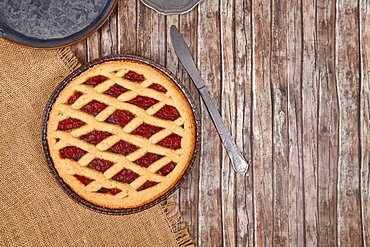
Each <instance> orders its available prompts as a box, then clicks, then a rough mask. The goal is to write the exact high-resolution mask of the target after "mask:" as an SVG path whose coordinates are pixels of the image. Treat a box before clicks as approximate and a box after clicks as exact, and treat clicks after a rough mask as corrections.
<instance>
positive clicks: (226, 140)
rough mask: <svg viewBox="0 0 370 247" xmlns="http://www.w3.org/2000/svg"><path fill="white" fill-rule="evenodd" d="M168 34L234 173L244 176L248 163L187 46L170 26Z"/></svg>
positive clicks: (178, 33)
mask: <svg viewBox="0 0 370 247" xmlns="http://www.w3.org/2000/svg"><path fill="white" fill-rule="evenodd" d="M170 34H171V41H172V46H173V48H174V49H175V53H176V55H177V57H178V58H179V60H180V62H181V63H182V65H183V66H184V68H185V70H186V71H187V72H188V74H189V75H190V77H191V79H192V80H193V82H194V85H195V86H196V87H197V89H198V91H199V93H200V95H201V96H202V98H203V102H204V104H205V105H206V108H207V110H208V112H209V114H210V115H211V118H212V120H213V123H214V124H215V126H216V129H217V131H218V134H219V135H220V138H221V141H222V143H223V145H224V147H225V149H226V151H227V153H228V154H229V157H230V160H231V164H232V165H233V169H234V171H235V172H237V173H240V174H245V173H246V172H247V171H248V166H249V165H248V162H247V161H246V160H245V159H244V157H243V155H242V154H241V152H240V151H239V149H238V147H237V146H236V144H235V142H234V140H233V139H232V137H231V135H230V133H229V131H228V129H227V128H226V126H225V124H224V122H223V121H222V118H221V116H220V113H218V111H217V109H216V107H215V105H214V103H213V101H212V99H211V96H210V95H209V92H208V90H207V88H206V87H205V84H204V81H203V79H202V77H201V76H200V72H199V70H198V69H197V67H196V65H195V62H194V59H193V57H192V56H191V54H190V51H189V48H188V46H187V45H186V43H185V41H184V39H183V37H182V35H181V34H180V32H179V31H178V30H177V28H176V27H175V26H174V25H172V26H171V30H170Z"/></svg>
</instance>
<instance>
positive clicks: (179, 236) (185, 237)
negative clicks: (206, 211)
mask: <svg viewBox="0 0 370 247" xmlns="http://www.w3.org/2000/svg"><path fill="white" fill-rule="evenodd" d="M161 206H162V209H163V213H164V214H165V216H166V220H167V222H168V224H169V226H170V229H171V232H172V233H174V234H175V236H176V241H177V244H178V245H179V246H180V247H189V246H195V245H194V242H193V239H192V238H191V236H190V233H189V228H188V227H187V226H186V225H185V223H184V222H183V220H182V216H181V214H180V213H179V212H178V211H177V207H176V206H177V205H176V203H174V202H167V201H166V202H163V203H162V204H161Z"/></svg>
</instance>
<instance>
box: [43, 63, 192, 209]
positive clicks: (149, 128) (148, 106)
mask: <svg viewBox="0 0 370 247" xmlns="http://www.w3.org/2000/svg"><path fill="white" fill-rule="evenodd" d="M46 139H47V143H48V147H49V152H50V157H51V159H52V161H53V164H54V167H55V169H56V171H57V172H58V174H59V176H60V177H61V178H62V179H63V181H64V182H65V183H66V184H67V185H68V186H69V187H70V188H71V189H72V190H73V191H74V192H75V193H77V194H78V195H79V196H80V197H82V198H84V199H85V200H87V201H89V202H91V203H93V204H95V205H97V206H100V207H104V208H109V209H128V208H136V207H140V206H142V205H145V204H147V203H149V202H152V201H153V200H155V199H156V198H158V197H160V196H161V195H163V194H164V193H166V192H167V191H169V190H170V189H171V188H172V187H174V186H175V185H176V183H177V182H178V181H179V180H180V179H181V177H182V176H183V175H184V173H185V171H186V170H187V168H188V166H189V164H190V162H191V160H192V158H193V154H194V149H195V140H196V126H195V120H194V115H193V111H192V109H191V106H190V104H189V103H188V100H187V99H186V97H185V95H184V94H183V93H182V91H181V90H180V89H179V88H178V87H177V85H176V84H175V83H174V82H173V81H172V80H171V79H170V78H169V77H167V76H166V75H165V74H164V73H162V72H161V71H160V70H158V69H156V68H154V67H152V66H150V65H147V64H145V63H142V62H138V61H135V60H129V59H128V60H115V61H107V62H104V63H100V64H98V65H95V66H93V67H92V68H90V69H88V70H86V71H85V72H83V73H82V74H80V75H78V76H76V77H75V78H73V79H72V80H71V81H70V82H69V83H68V84H67V85H66V86H65V87H64V88H63V89H62V91H61V92H60V93H59V95H58V96H57V98H56V100H55V102H54V104H53V106H52V108H51V110H50V113H49V119H48V122H47V131H46Z"/></svg>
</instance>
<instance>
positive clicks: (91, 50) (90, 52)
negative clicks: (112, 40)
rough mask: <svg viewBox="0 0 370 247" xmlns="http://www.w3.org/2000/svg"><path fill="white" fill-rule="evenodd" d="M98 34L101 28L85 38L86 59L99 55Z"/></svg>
mask: <svg viewBox="0 0 370 247" xmlns="http://www.w3.org/2000/svg"><path fill="white" fill-rule="evenodd" d="M100 35H101V30H100V29H99V30H98V31H96V32H95V33H93V34H92V35H91V36H90V37H88V38H87V40H86V48H87V61H90V60H93V59H96V58H99V57H100Z"/></svg>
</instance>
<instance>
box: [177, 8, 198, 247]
mask: <svg viewBox="0 0 370 247" xmlns="http://www.w3.org/2000/svg"><path fill="white" fill-rule="evenodd" d="M197 25H198V8H196V9H194V10H193V11H191V12H189V13H187V14H185V15H181V16H180V21H179V28H180V32H181V33H182V34H183V37H184V39H185V41H186V43H187V44H188V45H189V49H190V51H191V52H192V54H193V57H194V60H195V61H197V59H198V53H197V42H198V33H197ZM178 77H179V79H180V80H181V81H182V82H183V83H184V84H185V85H186V87H187V88H188V89H190V93H191V95H192V97H193V99H194V100H195V104H196V106H197V107H198V109H200V99H199V94H198V91H197V89H196V88H195V87H194V85H193V83H192V82H191V81H190V79H189V76H188V75H187V73H186V71H185V70H184V69H183V68H182V66H180V69H179V73H178ZM199 169H200V165H199V159H198V161H197V162H196V163H195V164H194V169H193V172H192V173H191V174H190V175H189V177H188V179H187V180H186V181H185V182H184V184H183V185H182V186H181V187H180V204H179V205H180V211H181V214H182V216H183V219H184V221H185V222H186V224H187V225H188V226H189V231H190V233H191V235H192V238H193V239H194V240H195V241H197V239H198V219H199V217H198V194H199V190H198V184H199Z"/></svg>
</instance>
